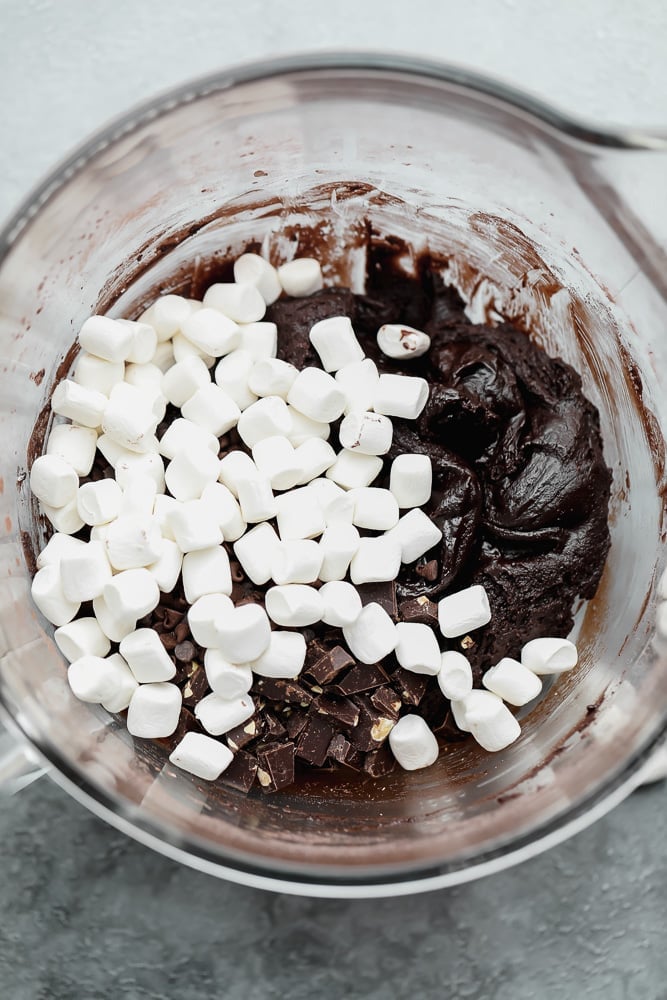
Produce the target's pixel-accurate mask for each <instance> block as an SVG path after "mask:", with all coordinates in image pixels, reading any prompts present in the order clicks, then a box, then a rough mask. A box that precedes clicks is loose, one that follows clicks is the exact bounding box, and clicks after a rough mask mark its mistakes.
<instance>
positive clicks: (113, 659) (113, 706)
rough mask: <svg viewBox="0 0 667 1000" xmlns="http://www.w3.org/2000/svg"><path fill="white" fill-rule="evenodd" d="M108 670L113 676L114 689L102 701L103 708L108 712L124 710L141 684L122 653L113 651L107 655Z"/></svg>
mask: <svg viewBox="0 0 667 1000" xmlns="http://www.w3.org/2000/svg"><path fill="white" fill-rule="evenodd" d="M106 663H107V665H108V666H107V671H108V673H109V676H110V677H111V678H113V682H114V684H113V691H112V692H111V694H107V695H106V697H105V699H104V701H103V702H102V708H105V709H106V710H107V712H113V713H114V714H115V713H116V712H123V711H124V710H125V709H126V708H127V707H128V705H129V704H130V702H131V701H132V695H133V694H134V692H135V691H136V690H137V688H138V687H139V685H138V684H137V682H136V681H135V679H134V675H133V673H132V671H131V670H130V668H129V667H128V665H127V663H126V662H125V660H124V659H123V657H122V656H121V655H120V653H113V654H112V655H111V656H107V657H106Z"/></svg>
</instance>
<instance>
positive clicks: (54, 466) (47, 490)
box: [30, 455, 79, 508]
mask: <svg viewBox="0 0 667 1000" xmlns="http://www.w3.org/2000/svg"><path fill="white" fill-rule="evenodd" d="M78 488H79V477H78V476H77V474H76V472H75V471H74V469H73V468H72V466H71V465H69V463H68V462H66V461H65V460H64V459H62V458H58V456H57V455H40V456H39V458H36V459H35V461H34V462H33V463H32V467H31V469H30V489H31V490H32V492H33V494H34V495H35V496H36V497H37V499H38V500H41V501H42V503H45V504H46V505H47V506H48V507H56V508H58V507H65V506H66V505H67V504H68V503H71V502H72V500H74V499H75V498H76V493H77V490H78Z"/></svg>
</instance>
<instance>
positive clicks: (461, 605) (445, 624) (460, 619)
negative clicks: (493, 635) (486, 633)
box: [438, 584, 491, 639]
mask: <svg viewBox="0 0 667 1000" xmlns="http://www.w3.org/2000/svg"><path fill="white" fill-rule="evenodd" d="M490 621H491V609H490V607H489V598H488V597H487V595H486V591H485V590H484V587H482V586H480V585H479V584H477V585H476V586H474V587H466V588H465V590H459V591H458V592H457V593H456V594H450V595H449V597H443V598H442V600H441V601H438V624H439V626H440V631H441V632H442V634H443V635H444V636H445V638H446V639H455V638H456V637H457V636H459V635H466V633H468V632H472V631H473V630H474V629H476V628H481V627H482V626H483V625H488V623H489V622H490Z"/></svg>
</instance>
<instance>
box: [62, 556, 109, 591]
mask: <svg viewBox="0 0 667 1000" xmlns="http://www.w3.org/2000/svg"><path fill="white" fill-rule="evenodd" d="M60 579H61V583H62V588H63V594H64V595H65V597H66V598H67V600H68V601H92V600H93V598H94V597H99V596H100V595H101V594H102V592H103V590H104V586H105V584H106V583H108V582H109V580H110V579H111V566H110V565H109V560H108V559H107V556H106V552H105V548H104V545H103V544H102V542H88V543H87V544H86V545H84V546H83V548H81V549H77V550H75V551H73V552H71V553H70V554H69V555H64V556H63V557H62V559H61V560H60Z"/></svg>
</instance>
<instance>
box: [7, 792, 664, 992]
mask: <svg viewBox="0 0 667 1000" xmlns="http://www.w3.org/2000/svg"><path fill="white" fill-rule="evenodd" d="M666 796H667V788H665V786H664V785H654V786H651V787H649V788H646V789H643V790H641V791H639V792H636V793H635V794H634V795H633V796H632V798H630V799H629V800H628V801H626V802H625V803H624V804H623V805H621V806H620V807H619V808H617V809H616V810H615V811H614V812H613V813H611V814H610V815H609V816H607V817H606V818H604V819H602V820H600V821H599V822H598V823H597V824H596V825H595V826H593V827H591V828H590V829H589V830H587V831H585V832H584V833H581V834H579V835H578V836H577V837H575V838H574V839H573V840H570V841H569V842H568V843H566V844H563V845H561V846H560V847H558V848H555V849H553V850H551V851H550V852H548V853H547V854H544V855H542V856H541V857H539V858H536V859H535V860H533V861H530V862H527V863H525V864H524V865H522V866H520V867H519V868H514V869H512V870H510V871H507V872H503V873H501V874H499V875H494V876H490V877H488V878H486V879H482V880H481V881H479V882H474V883H472V884H469V885H464V886H460V887H457V888H454V889H449V890H443V891H439V892H434V893H429V894H426V895H423V896H408V897H404V898H402V899H397V900H391V899H386V900H383V899H381V900H368V901H363V900H362V901H354V900H351V901H330V900H313V899H301V898H298V897H293V896H284V895H278V894H275V893H269V892H261V891H259V890H254V889H246V888H243V887H241V886H235V885H230V884H228V883H226V882H220V881H217V880H215V879H213V878H211V877H209V876H206V875H200V874H198V873H195V872H191V871H189V870H187V869H185V868H182V867H179V866H178V865H177V864H175V863H174V862H172V861H168V860H166V859H165V858H162V857H160V856H158V855H157V854H154V853H153V852H151V851H149V850H148V849H147V848H145V847H142V846H140V845H139V844H136V843H134V842H133V841H131V840H128V839H127V838H126V837H124V836H123V835H121V834H120V833H117V832H116V831H114V830H112V829H110V828H109V827H107V826H106V825H105V824H103V823H102V822H100V821H99V820H97V819H94V818H93V817H92V816H91V815H90V814H89V813H87V812H86V811H85V810H84V809H83V808H82V807H81V806H79V805H78V804H76V803H75V802H73V801H72V800H71V799H69V798H68V797H67V796H66V795H65V793H64V792H62V791H60V789H58V788H56V787H55V786H54V785H52V784H51V783H50V782H49V781H48V780H43V781H40V782H37V783H36V784H34V785H32V786H31V787H30V788H29V789H27V790H26V791H25V792H23V793H22V794H21V795H20V796H18V797H17V798H14V799H11V800H5V801H4V802H3V804H2V812H1V814H0V984H1V985H0V995H1V996H2V997H3V1000H111V998H113V1000H116V998H120V997H122V998H128V1000H209V998H214V997H221V998H222V997H224V1000H266V998H273V997H276V998H281V1000H315V998H317V1000H319V998H322V1000H351V998H355V1000H356V998H360V1000H403V998H405V1000H440V998H446V1000H459V998H461V1000H463V998H475V1000H477V998H480V1000H529V998H531V1000H532V998H537V1000H589V998H595V1000H597V998H604V1000H635V998H636V1000H664V998H665V997H667V948H666V947H665V923H666V921H665V918H666V916H667V850H666V849H665V846H664V845H665V843H666V842H667V808H666V805H667V801H666Z"/></svg>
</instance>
